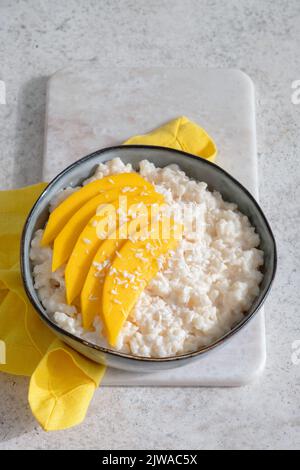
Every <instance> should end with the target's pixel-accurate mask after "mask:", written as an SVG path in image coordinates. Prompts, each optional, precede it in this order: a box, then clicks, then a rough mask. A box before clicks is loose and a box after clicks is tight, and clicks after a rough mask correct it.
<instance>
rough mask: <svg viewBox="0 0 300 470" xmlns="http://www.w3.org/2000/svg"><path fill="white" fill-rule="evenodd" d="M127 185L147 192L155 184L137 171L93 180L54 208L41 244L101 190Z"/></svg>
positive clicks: (46, 243) (47, 241) (47, 240)
mask: <svg viewBox="0 0 300 470" xmlns="http://www.w3.org/2000/svg"><path fill="white" fill-rule="evenodd" d="M126 186H132V187H140V188H144V190H145V191H146V192H147V191H154V187H153V185H152V184H151V183H149V182H148V181H146V180H145V179H144V178H143V177H142V176H140V175H139V174H137V173H119V174H116V175H111V176H105V177H104V178H102V179H100V180H96V181H92V182H91V183H88V184H87V185H85V186H83V187H82V188H81V189H79V190H78V191H76V192H75V193H73V194H71V196H69V197H68V198H67V199H65V201H63V202H62V203H61V204H60V205H59V206H58V207H56V209H54V211H53V212H52V213H51V214H50V217H49V220H48V223H47V225H46V228H45V231H44V234H43V238H42V241H41V245H42V246H46V245H49V244H50V243H51V242H52V241H53V240H54V238H55V237H56V236H57V235H58V234H59V232H60V231H61V230H62V229H63V227H64V225H65V224H66V223H67V221H68V220H69V219H70V218H71V217H72V216H73V215H74V214H75V213H76V212H77V211H78V210H79V209H80V207H81V206H83V205H84V204H85V203H86V202H87V201H88V200H89V199H92V198H93V197H95V196H97V195H98V194H99V193H101V192H105V191H109V190H111V189H116V188H120V187H126Z"/></svg>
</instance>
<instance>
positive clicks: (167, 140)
mask: <svg viewBox="0 0 300 470" xmlns="http://www.w3.org/2000/svg"><path fill="white" fill-rule="evenodd" d="M129 144H132V145H137V144H144V145H160V146H161V147H171V148H173V149H177V150H183V151H184V152H188V153H192V154H193V155H197V156H198V157H202V158H205V159H206V160H210V161H212V162H213V161H214V160H215V157H216V155H217V147H216V144H215V143H214V141H213V140H212V138H211V137H210V136H209V135H208V134H207V132H206V131H205V130H204V129H202V128H201V127H199V126H198V124H195V123H194V122H192V121H190V120H189V119H188V118H186V117H185V116H181V117H179V118H176V119H173V120H172V121H169V122H168V123H167V124H165V125H164V126H161V127H159V128H158V129H155V130H154V131H152V132H149V134H146V135H137V136H135V137H131V138H130V139H128V140H126V142H124V145H129Z"/></svg>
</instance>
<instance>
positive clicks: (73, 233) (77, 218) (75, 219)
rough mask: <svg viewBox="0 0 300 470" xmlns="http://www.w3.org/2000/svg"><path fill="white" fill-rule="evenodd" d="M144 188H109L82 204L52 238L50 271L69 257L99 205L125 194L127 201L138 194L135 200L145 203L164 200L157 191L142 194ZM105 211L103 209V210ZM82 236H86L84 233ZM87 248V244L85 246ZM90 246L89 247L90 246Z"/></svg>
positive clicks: (114, 203) (109, 202)
mask: <svg viewBox="0 0 300 470" xmlns="http://www.w3.org/2000/svg"><path fill="white" fill-rule="evenodd" d="M142 193H144V189H143V188H141V187H137V188H133V190H132V191H130V192H128V193H125V194H122V190H121V192H120V188H116V189H111V190H110V191H107V192H106V193H103V194H99V195H98V196H96V197H94V198H92V199H90V200H89V201H88V202H87V203H86V204H84V205H83V206H82V207H81V208H80V209H79V210H78V211H77V212H76V213H75V214H74V215H73V216H72V217H71V219H70V220H69V221H68V222H67V223H66V225H65V226H64V228H63V229H62V231H61V232H60V233H59V234H58V236H57V237H56V238H55V240H54V244H53V258H52V271H56V269H58V268H59V267H60V266H62V265H63V264H64V263H65V262H66V261H67V260H68V259H69V257H70V255H71V253H72V251H73V248H74V246H75V244H76V242H77V240H78V238H81V237H80V234H81V232H82V231H83V229H84V227H85V226H86V224H87V223H88V222H89V221H90V219H91V217H93V216H94V214H95V213H96V211H97V208H98V207H99V206H101V205H103V207H105V204H112V205H115V207H117V206H116V205H117V204H118V203H119V196H120V195H127V200H128V203H129V201H131V202H133V201H134V198H135V197H136V198H137V197H138V196H139V199H136V202H139V201H141V198H142V199H143V201H144V202H145V203H146V202H147V203H154V202H156V203H161V202H163V201H164V197H163V195H162V194H159V193H157V192H155V191H154V192H150V191H148V192H147V194H148V195H146V196H142ZM103 213H105V210H103ZM95 217H96V219H99V218H100V217H101V213H99V214H98V215H96V216H95ZM94 233H95V235H96V229H95V228H94ZM82 238H87V237H86V236H85V235H83V236H82ZM85 248H86V249H88V246H86V247H85ZM90 248H91V247H90Z"/></svg>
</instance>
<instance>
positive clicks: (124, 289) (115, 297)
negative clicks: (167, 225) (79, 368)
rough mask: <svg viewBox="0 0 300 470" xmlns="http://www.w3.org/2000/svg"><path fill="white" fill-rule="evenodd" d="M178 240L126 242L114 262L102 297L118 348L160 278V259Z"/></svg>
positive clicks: (106, 323) (110, 337) (106, 320)
mask: <svg viewBox="0 0 300 470" xmlns="http://www.w3.org/2000/svg"><path fill="white" fill-rule="evenodd" d="M177 243H178V240H176V239H175V238H169V239H165V240H164V239H161V238H160V239H152V238H147V239H146V240H138V241H132V240H127V241H126V243H125V244H124V245H123V246H122V247H121V249H120V251H119V254H120V256H117V257H115V258H114V259H113V262H112V265H111V268H110V269H109V271H108V272H107V274H106V277H105V281H104V285H103V293H102V316H103V321H104V326H105V331H106V336H107V339H108V342H109V343H110V344H111V345H112V346H115V344H116V341H117V338H118V335H119V333H120V331H121V329H122V327H123V325H124V322H125V321H126V319H127V317H128V315H129V313H130V311H131V310H132V308H133V307H134V305H135V304H136V302H137V300H138V298H139V296H140V294H141V292H142V291H143V290H144V289H145V287H146V286H147V284H148V283H149V282H150V280H151V279H152V278H153V277H154V276H155V275H156V274H157V272H158V270H159V264H158V260H157V258H158V257H159V256H161V255H166V254H167V253H168V252H169V251H170V250H173V249H174V248H175V247H176V245H177Z"/></svg>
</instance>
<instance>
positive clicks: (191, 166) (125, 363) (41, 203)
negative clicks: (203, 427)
mask: <svg viewBox="0 0 300 470" xmlns="http://www.w3.org/2000/svg"><path fill="white" fill-rule="evenodd" d="M115 157H120V158H121V159H122V160H123V162H125V163H131V164H132V165H133V166H134V167H135V166H137V164H138V163H139V162H140V161H141V160H144V159H147V160H149V161H151V162H153V163H155V165H156V166H161V167H164V166H166V165H168V164H170V163H176V164H178V165H179V166H180V167H181V169H182V170H184V171H185V172H186V174H187V175H188V176H189V177H191V178H194V179H196V180H200V181H205V182H206V183H207V184H208V187H209V189H215V190H217V191H219V192H220V193H221V194H222V196H223V197H224V199H225V200H226V201H230V202H235V203H236V204H237V205H238V207H239V209H240V210H241V211H242V212H243V213H244V214H246V215H247V216H248V217H249V219H250V221H251V223H252V225H254V226H255V228H256V231H257V233H258V234H259V236H260V239H261V244H260V249H262V250H263V251H264V266H263V275H264V277H263V280H262V283H261V285H260V292H259V295H258V296H257V298H256V299H255V300H254V302H253V304H252V306H251V308H250V309H249V311H248V312H247V313H246V314H245V316H244V318H243V319H242V321H241V322H240V323H239V324H238V325H236V326H235V327H234V328H233V329H232V330H231V331H230V332H228V333H227V334H225V335H224V336H222V337H221V338H219V339H218V340H217V341H215V342H214V343H212V344H211V345H209V346H206V347H202V348H201V349H199V350H197V351H194V352H192V353H188V354H183V355H181V356H172V357H167V358H157V359H150V358H146V357H136V356H133V355H129V354H123V353H120V352H117V351H114V350H112V349H106V348H103V347H100V346H96V345H94V344H91V343H89V342H87V341H84V340H82V339H81V338H78V337H76V336H74V335H72V334H70V333H68V332H67V331H65V330H63V329H62V328H60V327H59V326H58V325H56V324H55V323H54V322H53V321H52V320H51V319H50V318H49V317H48V315H47V313H46V311H45V309H44V307H43V305H42V304H41V302H40V300H39V298H38V295H37V292H36V290H35V289H34V283H33V276H32V266H31V262H30V259H29V250H30V243H31V239H32V238H33V235H34V232H35V231H36V230H37V229H39V228H43V227H44V225H45V223H46V221H47V219H48V215H49V213H48V207H49V203H50V201H51V199H52V198H53V197H54V196H55V194H56V193H57V192H58V191H59V190H61V189H62V188H65V187H66V186H76V185H79V184H81V182H82V181H83V180H85V179H86V178H88V177H89V176H90V175H92V174H93V173H94V171H95V169H96V167H97V165H98V164H99V163H101V162H106V161H108V160H111V159H112V158H115ZM21 270H22V277H23V282H24V286H25V289H26V292H27V295H28V297H29V299H30V301H31V303H32V304H33V306H34V307H35V309H36V310H37V312H38V314H39V315H40V317H41V319H42V320H43V321H44V322H46V323H47V325H48V326H49V327H50V328H51V329H52V330H53V332H54V333H55V334H56V335H57V336H59V337H60V338H61V339H62V340H63V341H65V342H66V343H67V344H68V345H70V346H71V347H73V348H74V349H76V350H77V351H79V352H80V353H82V354H83V355H85V356H87V357H89V358H90V359H93V360H94V361H96V362H99V363H102V364H105V365H108V366H111V367H116V368H119V369H125V370H130V371H133V372H152V371H158V370H164V369H171V368H175V367H179V366H183V365H185V364H188V363H191V362H192V361H194V360H199V359H201V358H202V357H203V356H204V355H205V354H208V353H209V352H210V351H212V350H213V349H215V348H216V347H217V346H220V345H222V344H224V343H226V342H227V341H229V340H230V338H232V337H233V336H234V335H235V334H237V333H238V332H239V331H240V330H241V328H243V327H244V326H245V325H246V323H248V321H249V320H250V319H251V318H253V316H254V315H255V314H256V313H257V312H258V310H259V308H260V307H261V306H262V304H263V302H264V300H265V299H266V296H267V294H268V292H269V290H270V287H271V284H272V281H273V279H274V276H275V271H276V245H275V240H274V237H273V234H272V231H271V228H270V226H269V224H268V222H267V220H266V218H265V216H264V214H263V212H262V210H261V209H260V207H259V205H258V203H257V202H256V201H255V199H254V198H253V197H252V196H251V194H250V193H249V192H248V191H247V190H246V189H245V188H244V187H243V186H242V185H241V184H240V183H239V182H238V181H236V180H235V179H234V178H232V176H230V175H229V174H228V173H226V172H225V171H224V170H222V169H221V168H220V167H218V166H217V165H214V164H213V163H210V162H208V161H206V160H204V159H201V158H198V157H195V156H193V155H190V154H188V153H185V152H180V151H178V150H173V149H169V148H165V147H152V146H151V147H150V146H145V145H138V146H119V147H110V148H106V149H102V150H99V151H97V152H94V153H92V154H91V155H88V156H86V157H84V158H82V159H81V160H78V161H76V162H75V163H73V164H72V165H70V166H69V167H68V168H66V169H65V170H64V171H62V172H61V173H60V174H59V175H58V176H57V177H56V178H54V180H53V181H51V183H49V185H48V186H47V187H46V189H45V190H44V192H43V193H42V194H41V196H40V197H39V199H38V200H37V202H36V203H35V205H34V206H33V208H32V210H31V212H30V214H29V216H28V218H27V220H26V223H25V226H24V230H23V236H22V242H21Z"/></svg>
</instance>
